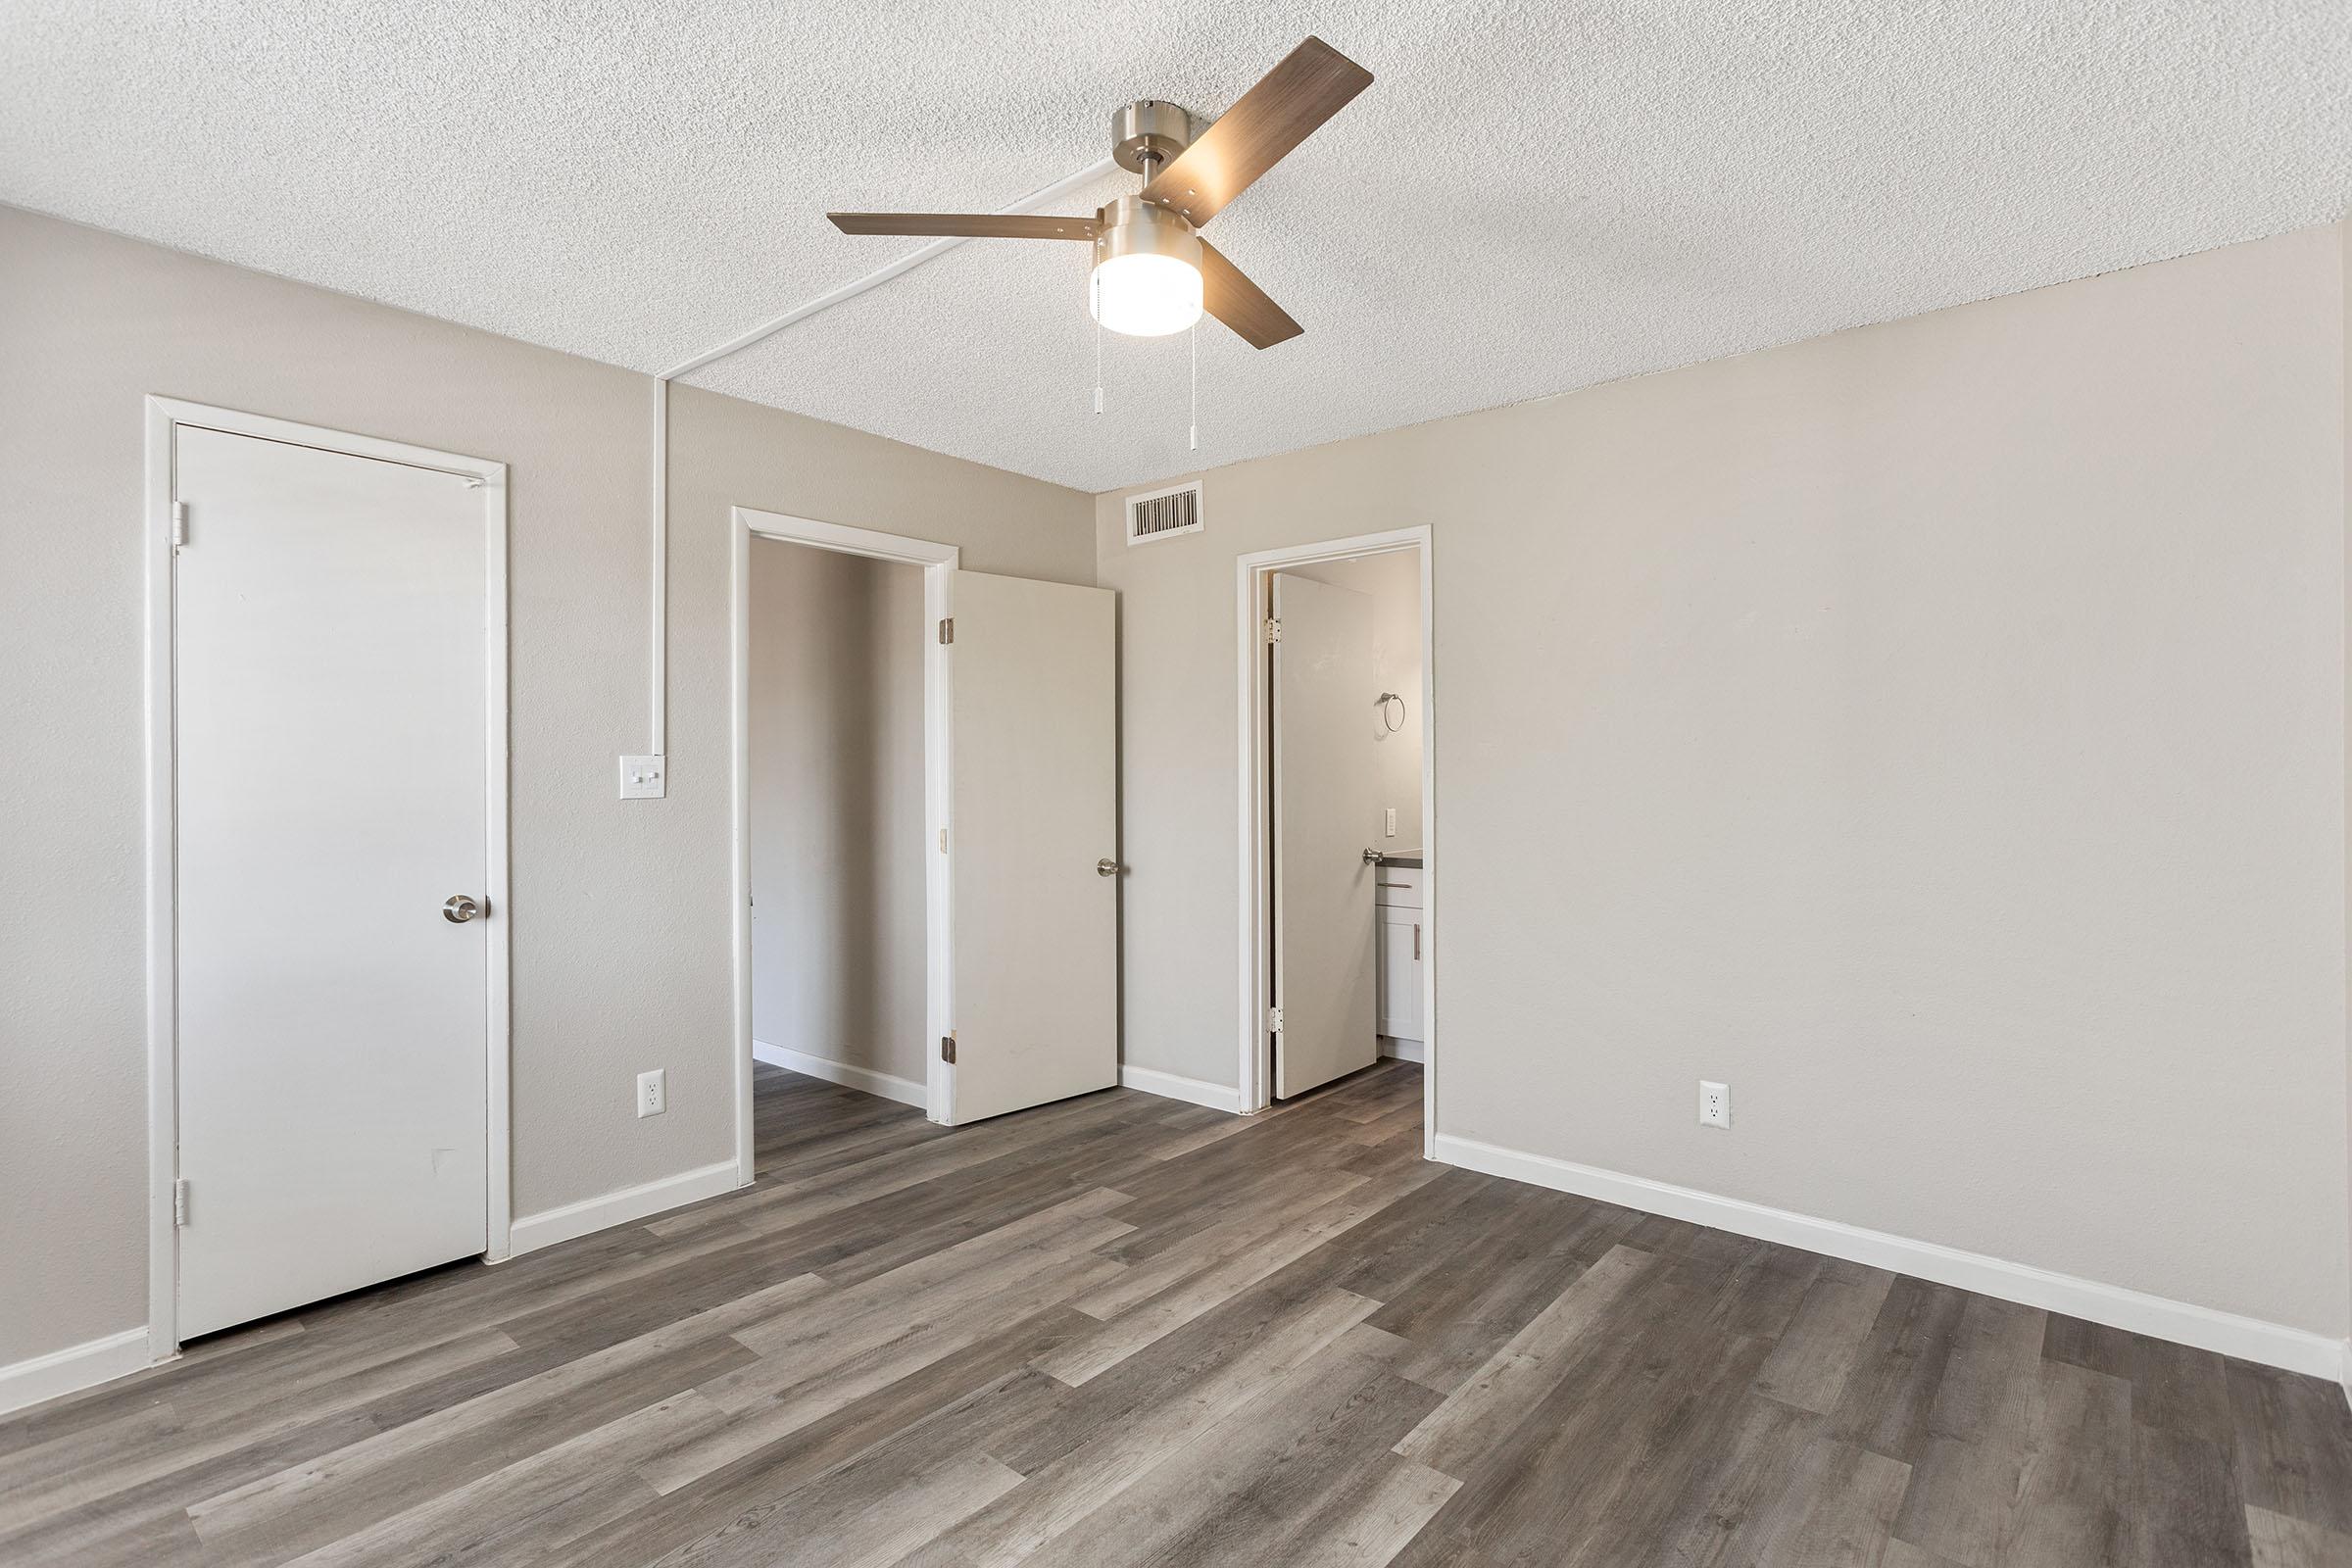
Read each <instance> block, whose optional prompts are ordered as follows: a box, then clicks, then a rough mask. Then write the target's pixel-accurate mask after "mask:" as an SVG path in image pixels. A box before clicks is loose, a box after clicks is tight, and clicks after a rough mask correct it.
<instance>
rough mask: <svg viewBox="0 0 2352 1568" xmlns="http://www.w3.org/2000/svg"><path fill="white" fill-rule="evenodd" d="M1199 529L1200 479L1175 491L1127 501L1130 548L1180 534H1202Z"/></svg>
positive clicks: (1150, 494)
mask: <svg viewBox="0 0 2352 1568" xmlns="http://www.w3.org/2000/svg"><path fill="white" fill-rule="evenodd" d="M1200 531H1201V481H1200V480H1198V479H1195V480H1194V481H1193V482H1192V483H1191V484H1180V485H1177V486H1176V487H1174V488H1173V489H1169V490H1153V491H1150V492H1148V493H1147V494H1144V495H1140V496H1129V497H1128V498H1127V542H1128V543H1129V544H1131V545H1141V544H1149V543H1151V542H1152V540H1154V539H1167V538H1172V537H1174V536H1175V535H1177V534H1180V533H1199V532H1200Z"/></svg>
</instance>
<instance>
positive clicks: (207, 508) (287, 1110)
mask: <svg viewBox="0 0 2352 1568" xmlns="http://www.w3.org/2000/svg"><path fill="white" fill-rule="evenodd" d="M174 493H175V495H176V497H177V499H178V500H179V501H181V502H183V503H184V504H185V506H186V508H187V522H188V543H187V545H186V547H185V548H184V549H183V550H181V551H180V553H179V555H178V558H177V561H176V563H175V565H174V583H173V609H174V627H175V634H174V635H175V645H174V651H173V652H174V690H173V694H172V696H173V705H174V723H175V726H176V734H175V778H174V781H173V782H174V789H175V792H176V799H175V807H176V812H177V821H178V832H177V847H178V864H177V876H178V930H177V962H178V977H179V997H178V1003H179V1005H178V1052H179V1057H178V1086H179V1175H180V1177H181V1179H182V1180H184V1181H185V1182H186V1183H187V1184H188V1185H187V1190H186V1197H187V1218H186V1224H185V1227H184V1228H183V1229H182V1230H181V1231H180V1233H179V1323H178V1327H179V1333H180V1335H181V1336H182V1337H183V1338H184V1337H187V1336H192V1335H198V1334H204V1333H209V1332H211V1331H212V1330H215V1329H220V1328H224V1327H226V1326H228V1325H230V1324H233V1323H240V1322H244V1321H246V1320H248V1319H251V1318H255V1317H260V1316H264V1315H266V1314H269V1313H271V1312H277V1311H282V1310H284V1309H286V1308H289V1307H293V1306H298V1305H301V1304H302V1303H304V1302H306V1301H312V1300H317V1299H320V1298H322V1297H328V1296H334V1295H338V1294H340V1293H342V1292H345V1291H350V1290H354V1289H357V1288H359V1287H361V1286H364V1285H369V1284H373V1283H375V1282H377V1281H380V1280H385V1279H389V1278H393V1277H395V1276H398V1275H401V1274H407V1273H411V1272H414V1271H415V1270H417V1269H420V1268H425V1267H428V1266H430V1265H432V1264H435V1263H441V1262H446V1261H448V1260H450V1259H452V1258H458V1257H465V1256H467V1255H469V1254H472V1253H476V1252H480V1251H482V1250H484V1248H485V1245H486V1242H487V1237H486V1218H485V1213H484V1203H485V1187H486V1175H487V1173H486V1167H485V1159H486V1151H487V1136H486V1129H485V1111H486V1106H487V1091H486V1076H487V1071H486V1065H485V1053H486V1049H487V1041H486V1036H487V1029H488V1023H487V1014H488V996H489V989H488V988H489V968H488V965H489V957H488V941H487V938H486V937H485V935H484V924H485V919H484V918H481V917H477V918H475V919H472V920H469V921H466V923H463V924H460V923H453V922H452V921H451V920H449V919H448V918H446V917H445V915H444V910H443V905H444V901H446V900H448V899H450V898H451V897H452V896H453V895H464V896H466V897H469V898H471V899H473V900H474V901H475V902H476V903H477V904H478V903H480V902H481V901H482V900H483V898H484V894H485V885H486V881H487V872H488V851H487V835H486V828H487V815H488V807H487V804H486V801H485V793H486V777H485V767H486V758H485V753H486V746H487V741H486V737H485V722H486V718H485V714H486V707H487V698H486V695H485V680H486V658H487V655H486V649H485V634H486V614H487V612H486V605H485V591H486V585H487V580H488V578H487V573H488V549H487V545H488V540H487V535H486V531H485V530H486V526H487V525H486V523H485V519H484V515H483V507H482V500H481V494H480V492H479V491H477V490H474V489H471V488H468V486H467V485H466V481H465V480H464V479H461V478H459V477H457V476H455V475H453V474H449V473H443V472H438V471H435V470H432V469H428V468H420V467H413V466H407V465H403V464H398V463H389V462H380V461H375V460H371V459H366V458H357V457H351V456H348V455H345V454H341V453H334V452H325V451H319V450H317V449H315V448H311V447H305V446H297V445H291V444H288V443H285V442H278V441H266V440H260V439H256V438H253V437H249V436H240V435H228V434H223V433H221V432H219V431H213V430H204V429H198V428H193V427H189V426H184V425H183V426H181V427H180V428H179V429H178V432H177V436H176V450H175V464H174ZM505 914H506V911H505V910H503V909H499V910H492V911H490V912H489V915H488V916H487V918H500V919H503V918H504V917H505ZM624 1087H625V1086H624Z"/></svg>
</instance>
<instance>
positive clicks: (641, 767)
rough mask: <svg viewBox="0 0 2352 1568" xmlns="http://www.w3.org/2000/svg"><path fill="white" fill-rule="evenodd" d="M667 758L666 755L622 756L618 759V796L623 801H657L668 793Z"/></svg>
mask: <svg viewBox="0 0 2352 1568" xmlns="http://www.w3.org/2000/svg"><path fill="white" fill-rule="evenodd" d="M668 762H669V759H668V758H666V757H624V758H622V759H621V760H620V798H621V799H622V800H624V801H658V800H661V799H662V797H664V796H666V795H667V794H668V793H669V780H668V777H667V773H668Z"/></svg>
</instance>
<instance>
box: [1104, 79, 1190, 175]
mask: <svg viewBox="0 0 2352 1568" xmlns="http://www.w3.org/2000/svg"><path fill="white" fill-rule="evenodd" d="M1192 144H1193V117H1192V115H1191V114H1190V113H1188V112H1187V111H1186V110H1185V108H1184V106H1183V105H1181V104H1172V103H1169V102H1168V101H1167V100H1166V99H1164V98H1138V99H1137V100H1136V101H1135V102H1134V103H1131V104H1121V105H1119V107H1118V108H1117V109H1116V110H1115V111H1113V112H1112V114H1111V117H1110V156H1111V157H1112V159H1113V160H1115V161H1116V162H1117V164H1118V166H1119V167H1120V168H1121V169H1124V170H1126V171H1128V172H1131V173H1137V174H1141V175H1143V176H1144V177H1145V178H1146V179H1149V178H1151V177H1152V171H1153V170H1154V169H1156V168H1157V167H1158V166H1159V165H1161V164H1164V163H1166V162H1168V161H1169V160H1170V159H1172V158H1174V157H1175V156H1176V155H1177V154H1178V153H1180V152H1182V151H1184V150H1185V149H1186V148H1187V147H1190V146H1191V145H1192Z"/></svg>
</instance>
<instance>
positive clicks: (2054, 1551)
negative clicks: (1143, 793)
mask: <svg viewBox="0 0 2352 1568" xmlns="http://www.w3.org/2000/svg"><path fill="white" fill-rule="evenodd" d="M1420 1093H1421V1086H1420V1072H1419V1069H1418V1068H1416V1067H1412V1066H1409V1065H1406V1064H1402V1063H1389V1064H1384V1065H1382V1066H1380V1067H1378V1068H1375V1069H1373V1070H1371V1071H1370V1072H1367V1073H1364V1074H1362V1075H1359V1076H1358V1077H1356V1078H1353V1079H1350V1080H1348V1081H1347V1082H1344V1083H1342V1084H1339V1085H1337V1086H1335V1087H1333V1088H1332V1089H1330V1090H1327V1091H1325V1092H1324V1093H1322V1094H1319V1095H1316V1096H1313V1097H1311V1098H1309V1099H1307V1100H1304V1101H1301V1102H1299V1103H1296V1104H1293V1105H1290V1106H1286V1107H1284V1108H1282V1109H1280V1110H1278V1111H1276V1112H1274V1113H1272V1114H1270V1115H1266V1116H1261V1117H1257V1118H1253V1119H1250V1120H1247V1121H1245V1120H1240V1119H1237V1118H1233V1117H1227V1116H1223V1115H1220V1114H1218V1113H1216V1112H1213V1111H1208V1110H1203V1109H1200V1108H1198V1107H1195V1106H1190V1105H1183V1104H1178V1103H1173V1102H1170V1101H1165V1100H1156V1099H1152V1098H1151V1097H1148V1096H1145V1095H1141V1094H1137V1093H1133V1092H1130V1091H1123V1090H1113V1091H1110V1092H1107V1093H1104V1094H1100V1095H1092V1096H1088V1097H1086V1098H1085V1099H1082V1100H1076V1101H1070V1102H1066V1103H1061V1104H1058V1105H1054V1106H1049V1107H1046V1108H1044V1109H1040V1110H1035V1111H1028V1112H1024V1113H1022V1114H1020V1115H1016V1116H1009V1117H1005V1118H1002V1119H1000V1120H997V1121H993V1122H987V1123H983V1124H981V1125H979V1126H975V1127H969V1128H964V1129H961V1130H958V1131H955V1132H948V1131H944V1130H942V1129H939V1128H936V1127H932V1126H930V1125H928V1124H927V1123H926V1122H924V1121H923V1119H922V1117H921V1116H920V1115H919V1114H918V1113H917V1112H914V1111H911V1110H908V1109H907V1108H905V1107H902V1106H899V1105H894V1104H890V1103H886V1102H883V1101H880V1100H876V1099H874V1098H872V1097H870V1096H866V1095H862V1094H858V1093H857V1092H855V1091H852V1090H847V1089H841V1088H837V1087H834V1086H832V1085H829V1084H824V1083H819V1082H816V1081H815V1080H812V1079H808V1078H801V1077H795V1076H793V1075H791V1074H789V1073H783V1072H778V1071H775V1070H773V1069H768V1068H761V1069H760V1075H759V1096H758V1104H757V1111H756V1115H757V1123H758V1136H759V1149H760V1180H759V1182H758V1184H757V1185H756V1186H755V1187H753V1188H751V1189H748V1190H746V1191H743V1192H739V1193H733V1194H729V1195H728V1196H726V1197H724V1198H719V1199H714V1200H712V1201H709V1202H707V1203H703V1204H700V1205H698V1206H696V1207H694V1208H690V1209H684V1210H679V1211H677V1212H673V1213H670V1214H665V1215H662V1216H661V1217H659V1218H657V1219H655V1220H652V1221H650V1222H648V1223H645V1224H641V1225H632V1226H627V1227H623V1228H621V1229H617V1230H612V1231H607V1232H603V1233H601V1234H599V1235H596V1236H592V1237H587V1238H583V1239H582V1240H580V1241H577V1242H573V1243H571V1244H568V1245H566V1246H563V1247H558V1248H552V1249H549V1250H546V1251H543V1252H537V1253H533V1254H531V1255H529V1256H526V1257H523V1258H519V1259H516V1260H515V1261H514V1262H512V1263H508V1264H504V1265H501V1266H499V1267H496V1268H487V1267H483V1266H480V1265H477V1264H461V1265H455V1266H453V1267H450V1268H447V1269H443V1270H439V1271H436V1272H434V1273H432V1274H429V1275H424V1276H419V1277H418V1278H416V1279H413V1280H407V1281H402V1282H400V1283H398V1284H394V1285H391V1286H387V1287H384V1288H381V1289H378V1290H374V1291H369V1292H365V1293H362V1294H360V1295H358V1296H354V1297H350V1298H346V1299H341V1300H337V1301H333V1302H329V1303H326V1304H323V1305H320V1306H318V1307H314V1308H310V1309H308V1310H305V1311H302V1312H298V1313H293V1314H290V1315H288V1316H286V1317H282V1318H278V1319H275V1320H272V1321H270V1322H268V1323H264V1324H260V1325H257V1326H254V1327H252V1328H248V1329H244V1330H239V1331H235V1332H231V1333H229V1334H226V1335H222V1336H219V1337H217V1338H216V1339H214V1340H211V1341H209V1342H206V1343H203V1344H200V1345H197V1346H195V1347H192V1348H190V1350H189V1352H188V1353H187V1355H186V1356H185V1357H184V1358H183V1359H182V1360H180V1361H179V1362H177V1363H175V1364H173V1365H172V1366H169V1367H164V1368H159V1369H157V1370H156V1371H154V1372H150V1373H146V1374H142V1375H140V1376H138V1377H135V1378H131V1379H126V1380H124V1381H123V1382H120V1383H116V1384H112V1385H109V1386H107V1387H106V1388H103V1389H99V1390H94V1391H91V1392H90V1393H88V1394H85V1395H82V1396H79V1397H74V1398H72V1399H68V1400H63V1401H58V1402H55V1403H52V1404H49V1405H46V1406H42V1407H40V1408H37V1409H34V1410H30V1411H26V1412H23V1413H21V1414H19V1415H18V1416H16V1417H14V1418H11V1419H8V1420H5V1421H0V1563H7V1564H30V1563H57V1564H73V1565H76V1568H104V1565H109V1564H124V1565H135V1568H170V1565H175V1564H212V1565H231V1564H234V1565H255V1568H262V1565H275V1564H281V1563H301V1564H307V1565H322V1564H386V1565H389V1564H427V1563H430V1564H440V1565H457V1564H495V1565H499V1568H561V1565H583V1568H586V1565H595V1568H632V1565H638V1564H662V1565H665V1568H722V1565H760V1568H849V1565H859V1568H883V1565H887V1564H908V1565H915V1564H920V1565H926V1568H968V1565H974V1564H989V1563H1011V1562H1031V1563H1036V1564H1041V1565H1082V1568H1109V1565H1121V1564H1168V1565H1189V1564H1210V1563H1231V1564H1250V1565H1284V1568H1288V1565H1301V1568H1309V1565H1311V1568H1324V1565H1339V1564H1382V1563H1395V1564H1399V1565H1406V1564H1410V1565H1435V1564H1446V1565H1458V1564H1554V1563H1560V1564H1566V1563H1577V1564H1605V1565H1627V1568H1635V1565H1640V1568H1652V1565H1671V1568H1700V1565H1734V1564H1742V1565H1758V1564H1782V1565H1790V1568H1834V1565H1842V1564H1876V1565H1881V1568H2012V1565H2014V1568H2098V1565H2114V1568H2171V1565H2180V1568H2205V1565H2216V1568H2220V1565H2231V1568H2324V1565H2325V1568H2352V1413H2348V1412H2347V1410H2346V1408H2345V1403H2344V1398H2343V1396H2342V1394H2341V1393H2340V1392H2339V1391H2338V1390H2337V1389H2336V1388H2334V1387H2333V1386H2331V1385H2329V1384H2327V1383H2323V1382H2320V1381H2318V1380H2315V1379H2310V1378H2301V1377H2295V1376H2291V1375H2288V1374H2285V1373H2281V1372H2276V1371H2272V1370H2269V1369H2266V1368H2263V1367H2258V1366H2252V1365H2248V1364H2246V1363H2243V1362H2235V1361H2229V1360H2225V1359H2224V1358H2222V1357H2220V1356H2215V1355H2209V1354H2205V1353H2202V1352H2200V1351H2195V1350H2188V1349H2183V1348H2180V1347H2177V1346H2172V1345H2167V1344H2163V1343H2160V1342H2157V1341H2152V1340H2146V1339H2140V1338H2137V1337H2134V1336H2132V1335H2129V1334H2123V1333H2119V1332H2117V1331H2114V1330H2111V1329H2104V1328H2099V1327H2094V1326H2093V1325H2090V1324H2087V1323H2082V1322H2079V1321H2077V1320H2074V1319H2071V1318H2065V1317H2059V1316H2054V1315H2051V1314H2048V1313H2044V1312H2040V1311H2035V1310H2033V1309H2031V1308H2028V1307H2022V1306H2016V1305H2012V1304H2009V1303H2007V1302H2003V1301H1997V1300H1993V1299H1988V1298H1985V1297H1979V1296H1971V1295H1969V1294H1967V1293H1965V1292H1961V1291H1955V1290H1949V1289H1946V1288H1944V1287H1942V1286H1936V1285H1929V1284H1926V1283H1923V1282H1921V1281H1919V1280H1915V1279H1910V1278H1905V1277H1902V1276H1897V1275H1890V1274H1887V1273H1883V1272H1880V1271H1878V1270H1874V1269H1867V1268H1861V1267H1858V1266H1855V1265H1852V1264H1848V1263H1843V1262H1838V1261H1836V1260H1832V1259H1828V1258H1823V1257H1819V1256H1815V1255H1813V1254H1811V1253H1807V1252H1799V1251H1794V1250H1789V1249H1787V1248H1782V1247H1775V1246H1772V1245H1770V1244H1767V1243H1762V1242H1753V1241H1748V1240H1745V1239H1743V1238H1740V1237H1736V1236H1731V1235H1727V1234H1725V1233H1723V1232H1720V1231H1710V1230H1703V1229H1700V1228H1698V1227H1696V1226H1691V1225H1687V1224H1683V1223H1681V1222H1679V1221H1674V1220H1667V1219H1661V1218H1656V1217H1652V1216H1645V1215H1642V1214H1639V1213H1636V1212H1633V1211H1631V1210H1627V1209H1621V1208H1614V1207H1611V1206H1609V1205H1608V1204H1605V1203H1596V1202H1592V1201H1586V1200H1583V1199H1578V1198H1572V1197H1568V1196H1565V1195H1562V1194H1558V1193H1552V1192H1547V1191H1544V1190H1540V1189H1537V1188H1532V1187H1523V1186H1519V1185H1516V1184H1513V1183H1510V1182H1506V1181H1502V1180H1499V1179H1496V1178H1494V1177H1488V1176H1481V1175H1476V1174H1473V1173H1471V1172H1468V1171H1461V1170H1453V1169H1448V1168H1446V1167H1443V1166H1439V1165H1433V1164H1429V1163H1426V1162H1424V1161H1423V1159H1422V1158H1421V1126H1420V1115H1419V1104H1420Z"/></svg>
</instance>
